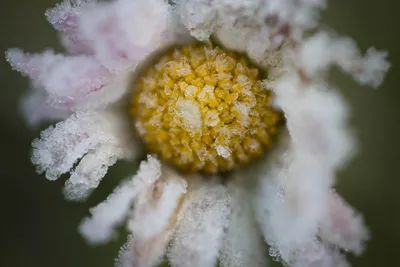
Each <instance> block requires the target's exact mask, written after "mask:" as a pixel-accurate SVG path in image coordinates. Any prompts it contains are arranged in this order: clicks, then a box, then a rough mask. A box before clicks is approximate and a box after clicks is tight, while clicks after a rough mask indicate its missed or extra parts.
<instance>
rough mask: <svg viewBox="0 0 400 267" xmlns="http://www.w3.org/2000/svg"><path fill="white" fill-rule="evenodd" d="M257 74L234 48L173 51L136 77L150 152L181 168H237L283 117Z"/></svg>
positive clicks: (138, 110)
mask: <svg viewBox="0 0 400 267" xmlns="http://www.w3.org/2000/svg"><path fill="white" fill-rule="evenodd" d="M258 79H259V73H258V70H257V69H256V68H253V67H251V66H250V64H249V63H248V62H247V60H245V59H244V58H242V57H240V56H239V55H236V54H234V53H231V52H227V51H223V50H221V49H219V48H214V49H211V48H208V47H206V46H204V45H201V44H196V45H190V46H187V47H184V48H181V49H175V50H174V51H173V52H171V53H169V54H167V55H165V56H164V57H163V58H162V59H161V60H160V61H159V62H157V64H155V65H154V66H153V67H150V68H149V69H148V70H146V71H145V72H144V75H143V77H142V78H140V79H139V80H138V83H137V84H136V87H135V88H134V94H133V101H132V105H131V114H132V116H133V117H134V119H135V122H136V123H135V125H136V126H137V127H138V128H140V129H138V133H139V135H140V136H141V137H142V138H143V140H144V142H145V143H146V145H147V147H148V149H149V151H150V152H152V153H156V154H158V155H159V156H160V157H161V159H162V160H164V161H165V162H166V163H169V164H171V165H174V166H175V167H177V168H179V169H180V170H182V171H183V172H204V173H208V174H213V173H219V172H227V171H231V170H233V169H236V168H237V167H240V166H242V165H243V164H246V163H248V162H249V161H250V160H251V159H254V158H257V157H259V156H261V155H262V154H263V153H264V151H265V149H266V148H268V147H270V145H271V139H272V135H274V134H275V133H276V126H277V123H278V122H279V121H280V120H281V119H282V116H281V114H280V113H279V112H277V111H275V110H273V109H272V107H271V104H270V102H271V101H270V98H271V93H270V92H269V91H268V90H266V89H264V88H263V87H262V86H261V82H260V81H259V80H258ZM139 126H140V127H139Z"/></svg>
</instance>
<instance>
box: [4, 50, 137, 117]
mask: <svg viewBox="0 0 400 267" xmlns="http://www.w3.org/2000/svg"><path fill="white" fill-rule="evenodd" d="M6 56H7V60H8V61H9V63H10V64H11V66H12V67H13V69H14V70H17V71H19V72H21V73H22V74H24V75H26V76H28V77H29V78H31V80H32V82H33V83H34V84H35V86H36V87H42V88H43V89H44V90H45V91H46V94H48V96H49V97H48V102H49V103H50V104H51V105H52V106H54V107H56V108H59V109H65V110H73V111H75V110H81V109H87V108H95V107H99V106H104V105H106V104H108V103H110V102H115V101H116V100H118V99H119V98H120V97H122V95H123V94H124V93H125V92H126V89H127V85H128V82H129V79H128V77H126V75H120V76H115V75H113V74H111V73H110V72H109V71H108V70H107V69H106V68H105V67H104V66H102V65H101V64H100V63H99V62H98V60H97V59H95V58H93V57H91V56H87V55H78V56H70V57H65V56H63V55H59V54H54V52H53V51H50V50H49V51H45V52H43V53H42V54H28V53H24V52H22V51H21V50H19V49H10V50H9V51H7V53H6ZM77 69H79V70H80V71H76V70H77Z"/></svg>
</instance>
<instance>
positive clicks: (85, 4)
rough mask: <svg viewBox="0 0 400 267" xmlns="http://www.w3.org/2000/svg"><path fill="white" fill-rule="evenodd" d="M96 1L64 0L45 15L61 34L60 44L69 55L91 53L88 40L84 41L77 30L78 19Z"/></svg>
mask: <svg viewBox="0 0 400 267" xmlns="http://www.w3.org/2000/svg"><path fill="white" fill-rule="evenodd" d="M96 2H97V0H64V1H63V2H62V3H60V4H57V5H56V6H55V7H54V8H49V9H48V10H47V11H46V13H45V15H46V17H47V19H48V21H49V22H50V23H51V24H52V25H53V26H54V28H55V29H56V30H58V31H59V32H60V34H61V42H62V44H63V45H64V46H65V48H66V49H67V50H68V52H70V53H73V54H75V53H85V54H91V53H93V48H92V46H91V43H90V41H89V40H86V39H84V37H83V36H82V35H81V33H80V32H79V29H78V17H79V16H80V14H81V13H82V11H84V10H85V9H88V8H91V7H93V6H94V5H95V4H96Z"/></svg>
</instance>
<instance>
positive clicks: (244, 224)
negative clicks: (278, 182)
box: [220, 173, 268, 267]
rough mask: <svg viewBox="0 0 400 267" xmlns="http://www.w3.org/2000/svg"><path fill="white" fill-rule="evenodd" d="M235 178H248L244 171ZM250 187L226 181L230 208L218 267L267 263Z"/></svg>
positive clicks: (257, 266) (238, 266) (240, 266)
mask: <svg viewBox="0 0 400 267" xmlns="http://www.w3.org/2000/svg"><path fill="white" fill-rule="evenodd" d="M236 179H237V180H238V178H236ZM239 179H249V177H248V174H247V175H245V174H244V173H243V174H242V175H241V176H240V177H239ZM252 189H253V188H246V187H245V186H244V185H243V184H242V183H239V182H237V181H235V180H234V181H231V182H230V183H229V184H228V190H229V194H230V196H231V209H232V211H231V215H230V221H229V225H228V228H227V232H226V235H225V238H224V244H223V247H222V251H221V256H220V265H221V266H222V267H242V266H254V267H266V266H268V260H267V250H266V247H265V244H264V242H263V240H262V238H261V236H262V234H261V231H260V229H259V227H258V225H257V224H256V221H255V216H254V215H255V214H254V210H253V200H254V194H253V192H252Z"/></svg>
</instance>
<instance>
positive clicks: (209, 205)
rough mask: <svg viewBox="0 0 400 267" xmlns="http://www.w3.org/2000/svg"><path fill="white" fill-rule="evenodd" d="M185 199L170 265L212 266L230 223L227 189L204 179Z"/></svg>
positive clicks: (169, 256)
mask: <svg viewBox="0 0 400 267" xmlns="http://www.w3.org/2000/svg"><path fill="white" fill-rule="evenodd" d="M189 187H190V185H189ZM186 200H188V202H186V203H185V204H184V206H187V207H186V208H185V207H184V208H185V209H186V211H185V212H184V214H183V217H182V220H181V221H180V223H179V225H178V227H177V230H176V232H175V235H174V237H173V239H172V242H171V247H170V248H169V251H168V258H169V261H170V263H171V266H173V267H184V266H192V267H196V266H198V267H213V266H214V265H215V263H216V261H217V257H218V255H219V250H220V248H221V245H222V242H223V233H224V229H225V228H226V227H227V225H228V222H229V220H228V216H229V213H230V206H229V204H230V197H229V195H228V192H227V189H226V188H225V187H224V186H222V185H219V184H217V183H214V182H204V184H203V185H202V186H201V187H200V188H198V189H196V190H194V192H192V195H190V196H187V197H186Z"/></svg>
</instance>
